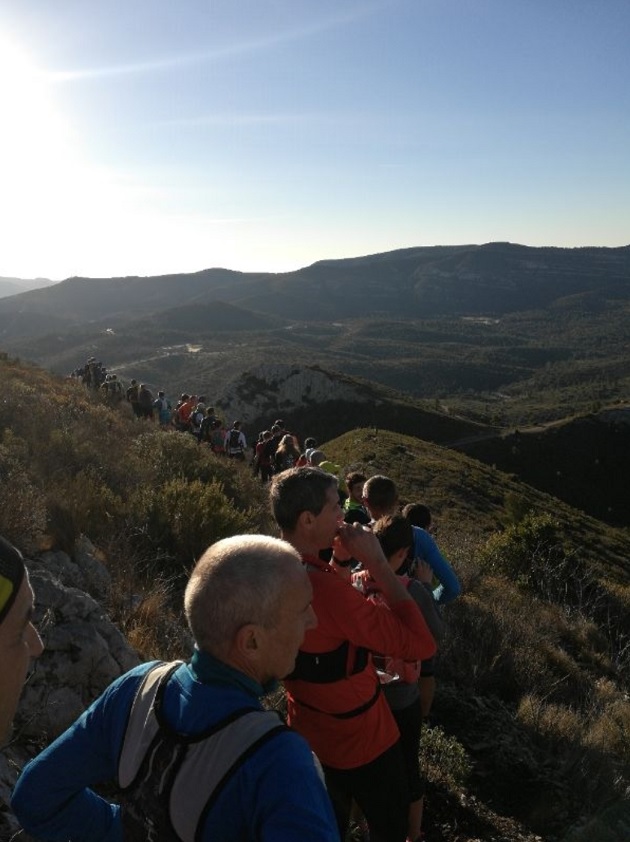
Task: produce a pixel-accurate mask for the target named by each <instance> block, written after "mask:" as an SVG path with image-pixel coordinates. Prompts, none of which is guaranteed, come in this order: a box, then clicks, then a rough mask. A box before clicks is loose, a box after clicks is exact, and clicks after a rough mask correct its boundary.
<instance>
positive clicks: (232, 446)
mask: <svg viewBox="0 0 630 842" xmlns="http://www.w3.org/2000/svg"><path fill="white" fill-rule="evenodd" d="M246 449H247V440H246V438H245V433H243V432H242V430H241V422H240V421H235V422H234V423H233V424H232V429H231V430H228V432H227V433H226V434H225V452H226V453H227V455H228V456H229V457H230V459H239V460H240V461H242V462H244V461H245V450H246Z"/></svg>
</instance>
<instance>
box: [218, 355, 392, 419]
mask: <svg viewBox="0 0 630 842" xmlns="http://www.w3.org/2000/svg"><path fill="white" fill-rule="evenodd" d="M341 400H343V401H347V402H353V403H363V404H366V403H381V402H382V399H381V400H379V399H378V397H377V392H376V390H375V389H372V388H370V386H369V385H368V384H363V383H359V382H357V381H356V380H351V379H350V378H345V377H344V376H343V375H341V374H337V373H333V372H330V371H324V370H322V369H320V368H315V367H310V366H307V367H300V366H290V365H285V364H280V363H278V364H274V365H261V366H259V367H258V368H255V369H252V370H250V371H248V372H246V373H245V374H243V375H242V376H241V377H239V378H238V380H235V381H234V382H233V383H232V384H231V385H230V386H229V387H228V388H227V389H226V390H225V392H224V393H223V395H222V396H221V397H220V398H219V399H218V400H217V401H216V406H217V407H219V408H220V409H221V411H222V412H223V413H224V415H225V417H226V419H228V421H230V422H231V421H232V420H235V419H247V420H253V419H257V418H264V417H267V418H269V419H270V421H269V423H270V424H271V423H272V422H273V420H274V419H275V418H276V417H281V416H282V413H284V414H287V415H288V414H289V413H290V412H291V411H292V410H294V409H296V408H299V407H303V406H304V405H305V404H306V405H313V406H314V405H316V404H317V405H320V404H323V403H326V402H328V401H341Z"/></svg>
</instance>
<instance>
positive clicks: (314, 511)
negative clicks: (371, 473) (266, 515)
mask: <svg viewBox="0 0 630 842" xmlns="http://www.w3.org/2000/svg"><path fill="white" fill-rule="evenodd" d="M269 498H270V500H271V510H272V512H273V516H274V517H275V519H276V523H277V524H278V526H279V527H280V529H281V531H282V534H283V536H284V537H287V539H288V540H290V541H291V543H292V544H293V545H294V546H296V547H298V549H300V550H302V549H303V550H305V551H306V550H308V551H312V552H314V553H317V552H319V550H323V549H326V548H327V547H330V546H331V545H332V542H333V538H334V537H335V535H336V533H337V529H338V527H339V523H340V522H341V520H342V512H341V507H340V506H339V493H338V491H337V478H336V477H334V476H333V475H332V474H327V473H326V472H325V471H320V470H319V469H318V468H309V467H306V468H291V469H290V470H288V471H283V472H282V473H281V474H276V476H275V477H274V478H273V480H272V482H271V487H270V490H269Z"/></svg>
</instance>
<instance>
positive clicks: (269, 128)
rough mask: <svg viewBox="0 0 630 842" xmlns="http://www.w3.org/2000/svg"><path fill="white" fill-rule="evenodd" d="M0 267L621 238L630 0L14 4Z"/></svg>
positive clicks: (7, 54)
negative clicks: (494, 242) (496, 241)
mask: <svg viewBox="0 0 630 842" xmlns="http://www.w3.org/2000/svg"><path fill="white" fill-rule="evenodd" d="M0 121H1V123H0V125H1V126H2V129H1V131H0V275H1V276H17V277H24V278H26V277H34V276H43V277H49V278H53V279H60V278H64V277H67V276H70V275H75V274H76V275H89V276H109V275H131V274H140V275H147V274H159V273H166V272H179V271H181V272H188V271H196V270H199V269H204V268H209V267H212V266H225V267H227V268H232V269H240V270H245V271H255V270H261V271H285V270H287V269H293V268H298V267H301V266H305V265H308V264H309V263H312V262H314V261H316V260H320V259H326V258H334V257H350V256H356V255H362V254H371V253H374V252H380V251H388V250H390V249H395V248H402V247H409V246H419V245H436V244H461V243H483V242H489V241H492V240H510V241H512V242H519V243H523V244H526V245H557V246H580V245H604V246H615V245H625V244H628V243H630V2H628V0H592V2H585V0H203V2H202V0H107V2H96V1H95V2H89V0H38V2H34V0H33V1H31V0H28V2H27V0H2V4H1V6H0Z"/></svg>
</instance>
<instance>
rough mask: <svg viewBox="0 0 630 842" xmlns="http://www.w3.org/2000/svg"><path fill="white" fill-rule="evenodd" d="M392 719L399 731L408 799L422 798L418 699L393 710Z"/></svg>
mask: <svg viewBox="0 0 630 842" xmlns="http://www.w3.org/2000/svg"><path fill="white" fill-rule="evenodd" d="M392 713H393V714H394V719H395V720H396V724H397V725H398V730H399V731H400V742H401V744H402V750H403V755H404V758H405V769H406V770H407V786H408V789H409V800H410V801H418V799H420V798H422V796H423V795H424V792H425V789H426V781H425V780H424V778H423V777H422V775H421V774H420V758H419V756H418V755H419V753H420V729H421V728H422V707H421V705H420V699H419V698H418V699H416V701H415V702H413V703H412V704H410V705H408V706H407V707H406V708H401V709H400V710H393V711H392Z"/></svg>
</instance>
